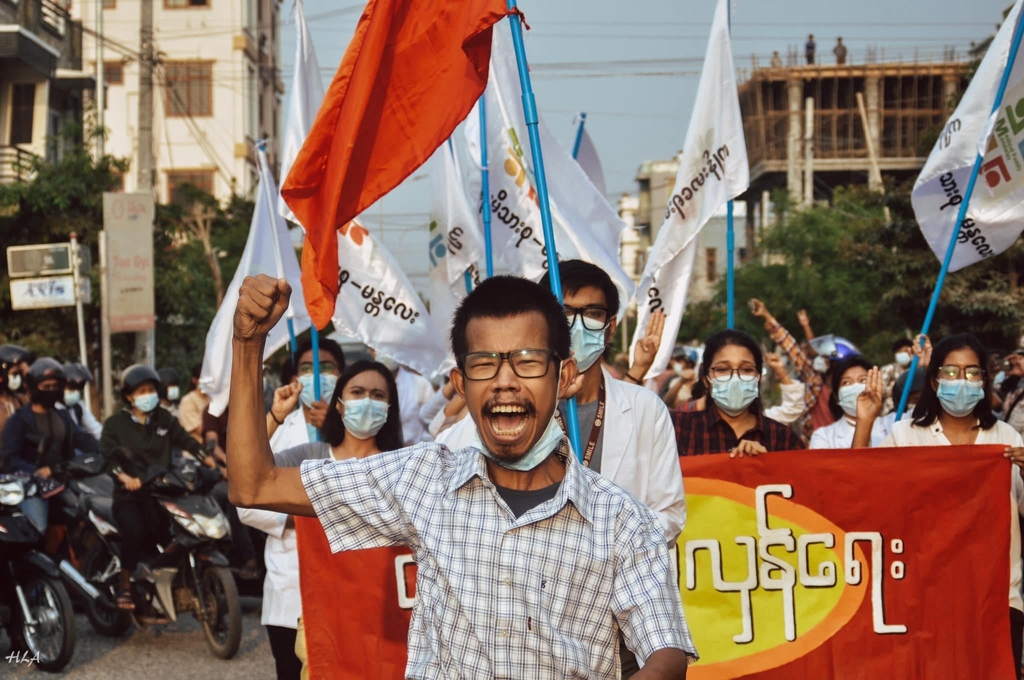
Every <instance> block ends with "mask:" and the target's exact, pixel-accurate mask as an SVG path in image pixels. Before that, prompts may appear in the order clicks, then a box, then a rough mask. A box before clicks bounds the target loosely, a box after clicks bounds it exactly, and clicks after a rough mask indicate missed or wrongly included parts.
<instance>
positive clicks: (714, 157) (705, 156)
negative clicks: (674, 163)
mask: <svg viewBox="0 0 1024 680" xmlns="http://www.w3.org/2000/svg"><path fill="white" fill-rule="evenodd" d="M727 2H728V0H718V7H717V9H716V10H715V18H714V21H713V22H712V24H711V37H710V38H709V40H708V49H707V54H706V55H705V56H704V69H703V71H702V72H701V76H700V84H699V85H698V86H697V98H696V100H694V103H693V115H692V116H691V118H690V125H689V127H688V128H687V130H686V141H685V142H684V144H683V153H682V156H681V158H680V161H679V174H678V175H676V184H675V187H674V188H673V190H672V196H671V198H670V199H669V207H668V211H667V212H666V214H665V221H664V222H663V223H662V225H661V230H660V231H659V232H658V238H657V240H656V241H655V243H654V247H653V248H652V249H651V253H650V255H649V256H648V259H647V266H646V267H645V268H644V273H643V276H642V277H641V278H640V285H639V286H638V287H637V300H638V308H637V327H636V333H635V335H634V336H633V347H634V348H635V347H636V343H637V341H638V340H639V339H640V338H642V337H644V333H645V332H646V331H647V322H648V320H649V319H650V316H651V313H652V312H654V311H656V310H658V309H661V310H662V311H664V312H665V314H666V315H667V318H666V319H665V332H664V335H663V336H662V342H661V348H660V349H659V350H658V356H657V357H656V358H655V360H654V364H653V365H652V366H651V370H650V372H649V373H648V377H649V378H650V377H654V376H655V375H657V374H659V373H661V372H662V371H664V370H665V367H666V366H668V362H669V359H671V357H672V348H673V346H674V345H675V337H676V333H678V332H679V323H680V321H681V320H682V318H683V309H684V308H685V307H686V294H687V290H688V288H689V285H690V282H689V276H690V274H691V273H692V271H693V258H694V256H695V254H696V251H695V250H694V248H695V247H696V246H695V244H696V242H697V241H696V239H697V235H698V234H699V233H700V230H701V229H703V228H704V225H705V224H707V221H708V220H709V219H710V218H711V217H712V216H713V215H714V214H715V213H716V212H718V210H719V209H721V208H722V206H723V205H725V204H726V203H727V202H729V201H730V200H732V199H733V198H735V197H736V196H739V195H740V194H742V193H743V192H744V191H746V189H747V187H748V186H750V167H749V165H748V163H747V145H746V142H745V141H744V138H743V120H742V118H741V117H740V102H739V95H738V94H737V90H736V70H735V69H734V68H733V64H732V48H731V46H730V44H729V10H728V7H727V5H726V3H727ZM688 247H689V248H688ZM681 276H686V277H687V280H686V281H679V280H678V278H679V277H681Z"/></svg>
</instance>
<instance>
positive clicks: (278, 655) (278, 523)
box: [238, 361, 404, 680]
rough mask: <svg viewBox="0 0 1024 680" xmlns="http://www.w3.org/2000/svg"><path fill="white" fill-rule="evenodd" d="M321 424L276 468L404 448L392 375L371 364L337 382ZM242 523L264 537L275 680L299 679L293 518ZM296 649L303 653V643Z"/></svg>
mask: <svg viewBox="0 0 1024 680" xmlns="http://www.w3.org/2000/svg"><path fill="white" fill-rule="evenodd" d="M325 398H328V399H329V401H328V402H327V404H328V407H327V411H326V415H325V418H324V422H323V428H322V435H323V437H322V439H323V441H321V442H315V443H309V444H301V445H298V446H295V447H293V448H289V449H287V450H285V451H281V452H278V453H275V454H274V459H275V460H276V462H277V465H280V466H284V467H298V466H299V465H300V464H301V463H302V461H304V460H313V459H320V458H333V459H334V460H345V459H348V458H366V457H367V456H372V455H374V454H376V453H380V452H381V451H392V450H394V449H400V448H402V447H403V446H404V442H403V440H402V420H401V415H400V413H399V404H398V388H397V387H396V385H395V379H394V376H393V375H392V373H391V371H390V370H388V368H387V367H386V366H384V365H383V364H381V363H378V362H375V361H359V362H357V363H355V364H352V366H350V367H349V368H348V369H347V370H346V371H345V372H344V373H343V374H342V375H341V377H339V378H337V381H336V386H335V388H334V392H333V395H330V396H327V395H325ZM238 516H239V519H241V520H242V522H243V523H244V524H248V525H249V526H251V527H254V528H256V529H259V530H260V531H263V532H265V533H266V534H267V544H266V548H265V551H264V561H265V563H266V565H267V578H266V581H265V582H264V584H263V616H262V623H263V625H264V626H266V628H267V636H268V638H269V639H270V648H271V652H272V653H273V655H274V661H275V663H276V666H277V677H278V680H286V679H291V678H298V677H299V672H300V670H301V668H302V666H301V663H300V660H299V657H298V656H296V634H297V632H296V631H297V628H298V627H299V618H300V617H301V616H302V601H301V598H300V593H299V558H298V553H297V549H296V539H295V528H294V520H293V518H291V517H290V516H288V515H284V514H281V513H278V512H270V511H267V510H251V509H243V508H239V510H238ZM299 642H300V644H299V645H298V649H299V650H302V649H303V645H302V644H301V642H302V640H301V638H300V640H299Z"/></svg>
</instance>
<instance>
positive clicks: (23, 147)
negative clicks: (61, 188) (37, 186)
mask: <svg viewBox="0 0 1024 680" xmlns="http://www.w3.org/2000/svg"><path fill="white" fill-rule="evenodd" d="M92 87H93V81H92V76H91V75H90V74H87V73H85V72H83V71H82V26H81V24H79V23H77V22H75V21H72V19H71V16H70V15H69V14H68V12H67V11H66V10H65V9H64V8H63V7H62V6H60V5H58V4H56V3H54V2H51V0H0V183H4V182H13V181H16V180H18V179H25V178H27V177H28V175H29V172H30V168H31V166H32V162H33V159H35V158H37V157H48V158H51V159H54V158H56V157H59V155H60V154H61V153H62V150H63V144H62V142H61V137H60V134H59V133H60V132H61V128H62V127H64V125H65V124H66V123H81V121H82V96H83V90H85V89H90V88H92Z"/></svg>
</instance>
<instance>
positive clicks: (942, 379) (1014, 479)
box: [858, 333, 1024, 678]
mask: <svg viewBox="0 0 1024 680" xmlns="http://www.w3.org/2000/svg"><path fill="white" fill-rule="evenodd" d="M986 356H987V353H986V352H985V348H984V346H983V345H982V344H981V342H979V341H978V339H977V338H975V337H974V336H973V335H971V334H969V333H961V334H957V335H952V336H949V337H946V338H943V339H942V340H940V341H939V342H938V343H936V345H935V347H934V348H933V349H932V350H931V358H930V360H929V361H928V366H927V372H926V381H925V385H924V389H923V390H922V391H921V397H920V398H919V399H918V402H917V406H916V407H915V408H914V418H913V420H901V421H900V422H898V423H896V424H895V425H893V428H892V434H890V435H889V437H888V438H887V439H886V440H885V442H883V443H882V446H962V445H965V444H1003V445H1005V446H1006V447H1007V454H1006V455H1007V457H1009V458H1012V459H1013V460H1014V462H1016V463H1017V464H1018V465H1021V464H1022V462H1024V449H1022V447H1024V441H1022V440H1021V436H1020V434H1018V433H1017V431H1016V430H1014V429H1013V428H1012V427H1010V426H1009V425H1007V424H1006V423H1004V422H1002V421H1000V420H997V419H996V416H995V414H993V413H992V407H991V404H992V378H993V376H992V375H991V374H990V372H989V371H988V370H986V368H985V359H986ZM862 436H863V434H862V433H861V432H859V431H858V437H859V438H860V437H862ZM1010 494H1011V497H1012V499H1013V504H1014V511H1013V514H1012V516H1011V517H1010V588H1009V590H1010V630H1011V639H1010V640H1009V641H1008V642H1010V643H1011V644H1012V649H1013V655H1014V659H1015V660H1016V662H1015V663H1014V667H1015V668H1016V669H1017V671H1018V675H1017V677H1018V678H1019V677H1020V672H1019V671H1020V662H1021V647H1022V635H1024V600H1022V599H1021V576H1022V571H1024V570H1022V564H1021V552H1020V524H1019V521H1018V519H1019V515H1020V514H1024V480H1022V479H1021V475H1020V470H1018V469H1017V468H1016V467H1014V468H1011V474H1010Z"/></svg>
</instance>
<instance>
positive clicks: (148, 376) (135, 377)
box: [121, 364, 160, 397]
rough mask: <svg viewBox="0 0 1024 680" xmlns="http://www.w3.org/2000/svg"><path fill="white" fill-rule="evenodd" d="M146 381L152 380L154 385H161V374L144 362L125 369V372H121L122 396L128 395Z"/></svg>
mask: <svg viewBox="0 0 1024 680" xmlns="http://www.w3.org/2000/svg"><path fill="white" fill-rule="evenodd" d="M144 382H151V383H153V386H154V387H159V386H160V376H159V375H157V373H156V371H154V370H153V369H152V368H150V367H149V366H145V365H143V364H133V365H131V366H129V367H128V368H126V369H124V373H122V374H121V396H122V397H126V396H128V395H129V394H131V393H132V392H134V391H135V390H136V388H137V387H138V386H139V385H141V384H142V383H144Z"/></svg>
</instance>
